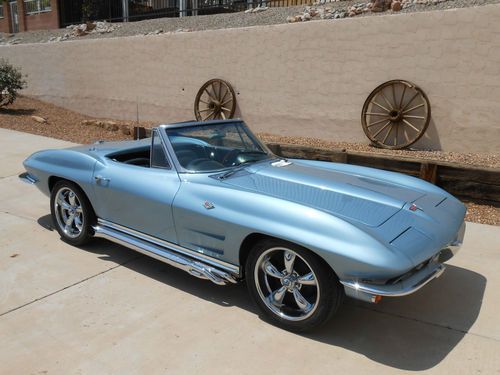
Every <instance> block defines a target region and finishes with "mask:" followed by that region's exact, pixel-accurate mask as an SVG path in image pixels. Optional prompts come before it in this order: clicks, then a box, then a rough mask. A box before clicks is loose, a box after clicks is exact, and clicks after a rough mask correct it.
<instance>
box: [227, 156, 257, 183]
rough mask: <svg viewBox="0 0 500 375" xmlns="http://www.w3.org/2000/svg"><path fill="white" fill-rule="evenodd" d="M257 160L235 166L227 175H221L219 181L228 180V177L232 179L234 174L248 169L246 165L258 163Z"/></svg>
mask: <svg viewBox="0 0 500 375" xmlns="http://www.w3.org/2000/svg"><path fill="white" fill-rule="evenodd" d="M256 161H257V160H246V161H244V162H241V163H239V164H237V165H235V166H234V168H233V169H231V170H229V171H227V172H226V173H224V174H222V175H220V176H219V177H217V178H218V179H219V180H225V179H226V178H228V177H231V176H232V175H233V174H235V173H236V172H239V171H241V170H243V169H245V167H246V164H250V163H254V162H256Z"/></svg>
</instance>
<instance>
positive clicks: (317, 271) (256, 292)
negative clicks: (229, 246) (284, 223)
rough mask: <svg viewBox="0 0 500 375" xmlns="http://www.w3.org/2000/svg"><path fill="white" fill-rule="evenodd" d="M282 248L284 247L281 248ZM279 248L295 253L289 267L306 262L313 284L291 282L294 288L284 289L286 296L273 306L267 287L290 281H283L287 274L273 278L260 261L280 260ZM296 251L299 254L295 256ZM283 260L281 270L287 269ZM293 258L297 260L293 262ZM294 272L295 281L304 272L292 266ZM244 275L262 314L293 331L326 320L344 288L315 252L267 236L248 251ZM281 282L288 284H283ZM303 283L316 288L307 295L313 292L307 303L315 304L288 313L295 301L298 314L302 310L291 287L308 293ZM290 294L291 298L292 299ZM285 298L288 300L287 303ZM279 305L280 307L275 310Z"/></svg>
mask: <svg viewBox="0 0 500 375" xmlns="http://www.w3.org/2000/svg"><path fill="white" fill-rule="evenodd" d="M276 249H279V250H276ZM282 249H286V250H285V251H283V250H282ZM279 251H283V255H285V253H294V254H295V255H294V263H293V264H294V265H293V266H292V267H299V268H300V266H302V269H304V265H305V266H307V267H308V268H309V269H310V270H311V271H312V274H313V275H314V278H315V282H316V285H300V283H299V285H298V286H294V287H293V288H291V289H287V290H286V292H284V294H285V296H284V297H283V298H282V299H281V301H282V302H281V306H274V302H271V301H270V300H271V299H272V298H271V295H272V289H273V288H271V290H270V289H269V287H270V284H271V282H272V283H275V284H277V287H278V288H280V289H282V288H287V287H289V285H290V284H289V281H287V282H286V283H285V281H284V278H286V277H287V276H285V277H284V278H282V279H280V278H277V279H275V278H274V277H275V276H269V275H270V274H269V273H267V272H264V270H263V268H262V267H261V265H262V264H263V262H265V260H266V259H267V260H272V261H273V262H275V263H276V262H278V263H279V257H281V255H280V253H279ZM296 255H298V256H299V257H298V258H297V257H296ZM273 257H277V258H273ZM273 259H277V260H273ZM285 259H286V258H285ZM297 259H298V261H297ZM283 262H284V263H283V267H284V269H283V271H280V272H285V270H286V263H285V260H283ZM295 262H299V263H297V264H296V263H295ZM273 265H274V264H273ZM256 267H257V268H258V270H256ZM275 269H276V270H278V271H279V266H276V267H275ZM306 272H307V271H306ZM294 273H297V275H295V276H294V278H295V281H296V282H297V283H298V279H297V277H299V276H303V275H301V274H300V273H299V272H298V271H296V270H295V269H293V268H292V273H291V274H294ZM285 274H287V273H286V272H285ZM309 274H311V272H309ZM245 276H246V281H247V287H248V290H249V292H250V295H251V296H252V298H253V300H254V301H255V303H256V304H257V306H259V308H260V310H261V311H262V312H263V313H264V318H266V320H268V321H270V322H271V323H273V324H275V325H277V326H279V327H281V328H284V329H286V330H289V331H293V332H304V331H309V330H312V329H314V328H317V327H319V326H321V325H322V324H324V323H326V322H327V321H328V320H329V319H330V318H331V317H332V316H333V314H334V313H335V312H336V311H337V309H338V307H339V306H340V304H341V303H342V301H343V298H344V289H343V287H342V285H341V284H340V282H339V280H338V278H337V276H336V275H335V273H334V272H333V271H332V269H331V268H330V267H328V265H326V264H325V263H324V261H323V260H322V259H321V258H319V257H318V256H317V255H316V254H314V253H312V252H311V251H309V250H307V249H305V248H303V247H301V246H298V245H295V244H292V243H289V242H285V241H280V240H276V239H266V240H262V241H260V242H258V243H257V244H256V245H255V246H254V247H253V249H252V250H251V251H250V254H249V256H248V259H247V262H246V264H245ZM256 277H257V278H258V280H257V279H256ZM262 278H267V280H266V281H265V283H263V282H262V280H261V279H262ZM299 279H300V277H299ZM270 280H273V281H270ZM284 283H285V284H287V285H286V286H285V284H284ZM261 285H264V286H266V288H267V291H268V292H269V293H270V294H269V295H267V296H266V295H265V291H263V289H266V288H263V287H262V286H261ZM294 285H295V282H294ZM305 287H308V288H317V290H316V292H314V291H313V292H312V293H310V295H309V299H310V298H311V296H312V299H313V300H314V301H315V303H314V304H311V303H310V305H314V306H315V307H314V308H311V309H306V310H305V311H306V312H307V311H309V312H308V313H304V314H303V316H302V317H301V316H290V317H289V315H292V314H291V313H292V312H294V311H293V306H292V305H293V304H294V303H295V306H297V311H298V314H299V315H300V314H301V313H302V310H301V309H300V307H299V303H298V302H297V299H296V298H295V291H294V288H295V289H297V288H298V289H299V291H301V290H302V292H301V293H307V290H308V289H305ZM301 288H303V289H301ZM274 292H276V291H274ZM289 293H290V294H291V296H289V297H287V295H288V294H289ZM281 294H283V293H281ZM304 296H305V295H304ZM266 297H267V298H266ZM290 298H292V300H291V299H290ZM286 300H288V305H287V302H286ZM306 300H307V298H306ZM265 301H267V302H265ZM290 301H291V302H290ZM294 301H295V302H294ZM306 302H310V301H306ZM278 309H279V310H280V311H276V310H278ZM273 310H275V311H273ZM286 310H287V311H289V312H290V313H288V312H287V313H284V311H286ZM278 314H279V315H278ZM287 314H288V315H287ZM309 314H310V315H309ZM294 319H299V320H294Z"/></svg>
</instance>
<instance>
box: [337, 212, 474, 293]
mask: <svg viewBox="0 0 500 375" xmlns="http://www.w3.org/2000/svg"><path fill="white" fill-rule="evenodd" d="M464 235H465V222H464V223H463V224H462V226H461V227H460V229H459V231H458V233H457V236H456V238H455V239H454V240H453V241H452V242H450V243H449V244H448V245H446V246H445V247H444V248H443V249H442V250H441V251H440V252H439V253H437V254H436V255H435V256H434V257H433V258H432V260H431V261H430V263H429V264H428V265H427V266H425V267H423V268H422V269H421V270H420V271H418V272H416V273H414V274H413V275H411V276H410V277H409V278H407V279H405V280H402V281H399V282H397V283H395V284H389V285H387V284H381V285H377V284H368V283H360V282H358V281H356V280H340V283H341V284H342V285H343V286H344V290H345V293H346V295H347V296H348V297H352V298H355V299H360V300H363V301H367V302H377V301H378V299H377V297H378V296H381V297H401V296H406V295H408V294H412V293H415V292H416V291H417V290H419V289H420V288H422V287H424V286H425V285H426V284H428V283H429V282H430V281H432V280H434V279H437V278H438V277H439V276H441V275H442V273H443V272H444V270H445V269H446V267H445V266H444V265H443V264H442V263H443V262H446V261H447V260H449V259H450V258H452V257H453V256H454V255H455V254H456V253H457V252H458V250H459V249H460V247H461V246H462V243H463V240H464ZM378 298H380V297H378Z"/></svg>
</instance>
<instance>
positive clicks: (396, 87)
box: [361, 79, 431, 149]
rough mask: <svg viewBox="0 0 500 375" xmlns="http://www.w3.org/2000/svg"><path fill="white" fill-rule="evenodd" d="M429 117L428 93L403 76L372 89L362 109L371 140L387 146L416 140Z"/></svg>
mask: <svg viewBox="0 0 500 375" xmlns="http://www.w3.org/2000/svg"><path fill="white" fill-rule="evenodd" d="M430 120H431V106H430V103H429V99H428V97H427V95H426V94H425V92H424V91H423V90H422V89H421V88H420V87H418V86H417V85H415V84H413V83H411V82H409V81H405V80H400V79H396V80H392V81H388V82H385V83H383V84H381V85H380V86H378V87H377V88H376V89H375V90H373V91H372V92H371V93H370V95H369V96H368V98H367V99H366V101H365V103H364V105H363V110H362V112H361V124H362V126H363V131H364V132H365V134H366V136H367V137H368V139H370V141H371V142H372V143H373V144H374V145H375V146H379V147H382V148H388V149H402V148H406V147H409V146H411V145H412V144H414V143H415V142H417V141H418V140H419V139H420V138H422V136H423V135H424V133H425V131H426V130H427V127H428V126H429V122H430Z"/></svg>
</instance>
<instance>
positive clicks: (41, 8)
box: [24, 0, 52, 16]
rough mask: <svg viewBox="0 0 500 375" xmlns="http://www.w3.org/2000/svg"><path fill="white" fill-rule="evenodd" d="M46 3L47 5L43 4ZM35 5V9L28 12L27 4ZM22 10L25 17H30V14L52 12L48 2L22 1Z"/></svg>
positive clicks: (43, 0) (47, 0) (37, 0)
mask: <svg viewBox="0 0 500 375" xmlns="http://www.w3.org/2000/svg"><path fill="white" fill-rule="evenodd" d="M44 2H46V3H48V5H44V4H43V3H44ZM30 3H31V4H33V3H34V4H35V5H36V9H35V10H28V8H30V6H29V5H28V4H30ZM33 8H35V7H33ZM24 9H25V11H26V15H28V16H30V15H32V14H40V13H47V12H50V11H52V7H51V3H50V0H24Z"/></svg>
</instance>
